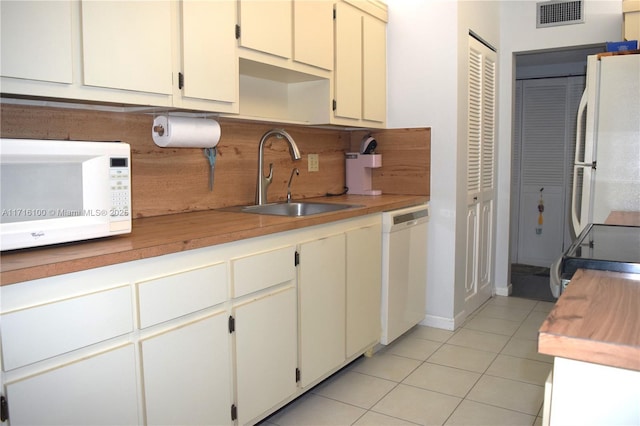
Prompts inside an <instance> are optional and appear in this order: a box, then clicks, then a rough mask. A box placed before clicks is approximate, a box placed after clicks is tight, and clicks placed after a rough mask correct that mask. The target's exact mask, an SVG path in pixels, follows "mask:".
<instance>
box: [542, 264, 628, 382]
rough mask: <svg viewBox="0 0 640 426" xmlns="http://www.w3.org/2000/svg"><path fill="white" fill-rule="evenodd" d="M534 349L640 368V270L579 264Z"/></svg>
mask: <svg viewBox="0 0 640 426" xmlns="http://www.w3.org/2000/svg"><path fill="white" fill-rule="evenodd" d="M538 351H539V352H540V353H543V354H546V355H552V356H556V357H562V358H569V359H574V360H578V361H586V362H591V363H596V364H603V365H608V366H613V367H620V368H626V369H631V370H637V371H640V276H639V275H636V274H624V273H618V272H608V271H595V270H585V269H579V270H578V271H577V272H576V273H575V274H574V276H573V277H572V279H571V283H570V284H569V285H568V286H567V288H566V290H565V291H564V292H563V293H562V294H561V295H560V297H559V298H558V301H557V303H556V305H555V307H554V308H553V310H552V311H551V312H550V313H549V316H548V317H547V319H546V320H545V321H544V323H543V324H542V327H541V328H540V333H539V336H538Z"/></svg>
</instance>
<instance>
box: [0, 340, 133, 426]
mask: <svg viewBox="0 0 640 426" xmlns="http://www.w3.org/2000/svg"><path fill="white" fill-rule="evenodd" d="M135 365H136V360H135V353H134V346H133V344H128V345H126V346H121V347H118V348H116V349H113V350H110V351H107V352H103V353H100V354H97V355H95V356H91V357H88V358H83V359H81V360H78V361H76V362H72V363H70V364H66V365H63V366H61V367H59V368H55V369H53V370H48V371H45V372H43V373H40V374H36V375H34V376H31V377H28V378H26V379H23V380H19V381H16V382H13V383H7V384H6V390H7V400H8V401H9V415H10V422H11V425H12V426H16V425H65V426H66V425H116V424H117V425H135V424H138V423H139V420H138V403H137V386H136V369H135ZM114 372H117V373H115V374H114Z"/></svg>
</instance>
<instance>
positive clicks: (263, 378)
mask: <svg viewBox="0 0 640 426" xmlns="http://www.w3.org/2000/svg"><path fill="white" fill-rule="evenodd" d="M234 316H235V343H236V368H237V370H236V376H237V395H238V424H241V425H244V424H247V423H248V422H250V421H251V420H253V419H254V418H256V417H257V416H259V415H260V414H262V413H264V412H265V411H267V410H269V409H271V408H272V407H274V406H275V405H277V404H278V403H280V402H282V401H283V400H285V399H286V398H288V397H289V396H291V395H292V394H293V393H294V392H295V391H296V389H297V384H296V366H297V324H296V291H295V287H294V286H293V285H291V286H289V287H285V288H284V289H281V290H278V291H274V292H271V293H267V294H264V295H261V296H260V297H257V298H253V299H250V300H247V301H246V302H244V303H241V304H238V305H236V306H235V307H234Z"/></svg>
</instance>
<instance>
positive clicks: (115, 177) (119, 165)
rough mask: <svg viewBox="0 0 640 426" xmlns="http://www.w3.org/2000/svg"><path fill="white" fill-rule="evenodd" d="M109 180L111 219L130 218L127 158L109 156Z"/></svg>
mask: <svg viewBox="0 0 640 426" xmlns="http://www.w3.org/2000/svg"><path fill="white" fill-rule="evenodd" d="M109 181H110V186H111V211H110V216H111V220H112V221H117V220H130V216H131V196H130V194H131V191H130V188H131V175H130V173H129V159H128V158H125V157H112V158H111V167H110V168H109Z"/></svg>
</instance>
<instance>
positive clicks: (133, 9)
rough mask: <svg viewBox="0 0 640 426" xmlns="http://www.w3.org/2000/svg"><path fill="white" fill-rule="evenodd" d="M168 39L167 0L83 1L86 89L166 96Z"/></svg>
mask: <svg viewBox="0 0 640 426" xmlns="http://www.w3.org/2000/svg"><path fill="white" fill-rule="evenodd" d="M171 34H172V33H171V3H170V2H168V1H126V2H125V1H117V2H116V1H87V0H85V1H83V2H82V52H83V63H84V84H85V85H88V86H98V87H108V88H114V89H125V90H134V91H138V92H149V93H161V94H167V95H170V94H171V93H172V85H171V81H172V75H171V68H172V58H171V46H172V45H171V43H172V37H171Z"/></svg>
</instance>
